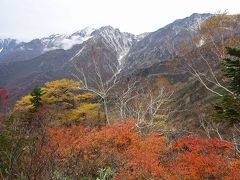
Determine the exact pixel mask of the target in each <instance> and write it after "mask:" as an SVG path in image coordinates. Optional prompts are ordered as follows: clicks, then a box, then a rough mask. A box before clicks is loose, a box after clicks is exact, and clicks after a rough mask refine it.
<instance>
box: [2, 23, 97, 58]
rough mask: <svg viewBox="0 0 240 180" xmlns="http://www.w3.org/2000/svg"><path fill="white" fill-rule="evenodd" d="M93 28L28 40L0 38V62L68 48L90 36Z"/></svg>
mask: <svg viewBox="0 0 240 180" xmlns="http://www.w3.org/2000/svg"><path fill="white" fill-rule="evenodd" d="M93 31H95V29H94V28H90V27H87V28H84V29H82V30H80V31H77V32H75V33H73V34H71V35H61V34H55V35H51V36H49V37H44V38H41V39H34V40H32V41H30V42H18V41H17V40H15V39H3V40H0V62H13V61H23V60H29V59H32V58H34V57H37V56H39V55H41V54H43V53H45V52H47V51H51V50H55V49H64V50H67V49H70V48H72V47H73V46H74V45H76V44H81V43H83V42H84V41H86V40H88V39H89V38H91V37H92V36H91V33H92V32H93Z"/></svg>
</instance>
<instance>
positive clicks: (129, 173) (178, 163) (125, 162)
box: [46, 120, 240, 179]
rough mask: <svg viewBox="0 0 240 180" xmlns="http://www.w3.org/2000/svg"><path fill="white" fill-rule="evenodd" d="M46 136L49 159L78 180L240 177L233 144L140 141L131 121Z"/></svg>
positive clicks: (189, 139) (194, 139)
mask: <svg viewBox="0 0 240 180" xmlns="http://www.w3.org/2000/svg"><path fill="white" fill-rule="evenodd" d="M47 133H48V136H49V140H48V142H47V145H46V149H51V152H54V153H51V154H48V156H52V157H53V156H54V157H55V158H56V157H57V161H56V167H57V171H59V172H62V173H63V174H65V175H66V176H68V177H71V178H73V179H76V178H77V179H78V178H83V177H88V178H96V177H98V172H99V170H101V172H104V170H105V169H107V170H108V171H110V172H111V171H112V174H114V179H237V178H239V177H240V171H239V170H240V159H239V158H237V157H235V156H234V151H233V147H232V144H230V143H228V142H224V141H220V140H217V139H203V138H200V137H184V138H180V139H176V140H174V141H172V142H171V143H167V142H166V140H167V139H166V138H165V137H163V136H159V135H158V134H155V133H150V134H148V135H146V136H144V137H142V136H140V135H139V134H138V133H137V132H136V131H135V130H134V121H131V120H130V121H127V122H124V123H123V122H117V123H115V124H113V125H111V126H108V127H103V128H101V129H99V128H94V129H90V128H86V127H83V126H72V127H64V126H61V127H54V128H50V129H48V130H47ZM49 158H50V157H49Z"/></svg>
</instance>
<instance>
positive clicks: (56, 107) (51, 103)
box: [15, 79, 100, 123]
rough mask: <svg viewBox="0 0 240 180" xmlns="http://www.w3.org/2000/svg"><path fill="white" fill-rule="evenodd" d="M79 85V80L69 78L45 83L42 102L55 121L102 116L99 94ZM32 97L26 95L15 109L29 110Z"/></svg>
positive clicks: (62, 121) (70, 120) (95, 118)
mask: <svg viewBox="0 0 240 180" xmlns="http://www.w3.org/2000/svg"><path fill="white" fill-rule="evenodd" d="M79 86H80V84H79V83H78V82H76V81H73V80H68V79H61V80H56V81H52V82H47V83H45V86H44V87H43V88H42V91H43V96H42V102H43V104H46V105H47V106H48V110H49V112H50V114H51V115H52V117H53V118H52V119H53V121H54V122H61V123H74V122H76V121H82V120H93V119H94V120H97V119H99V118H100V117H99V112H98V110H99V108H100V104H99V103H97V102H96V100H97V96H96V95H94V94H91V93H86V92H84V91H80V90H79V89H80V88H79ZM30 99H31V95H27V96H24V97H23V98H22V99H21V100H19V101H18V102H17V103H16V106H15V110H21V111H27V110H29V109H30V108H31V106H32V105H31V102H30Z"/></svg>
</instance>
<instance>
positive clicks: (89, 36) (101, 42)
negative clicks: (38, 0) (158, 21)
mask: <svg viewBox="0 0 240 180" xmlns="http://www.w3.org/2000/svg"><path fill="white" fill-rule="evenodd" d="M211 16H212V15H211V14H193V15H191V16H190V17H187V18H184V19H179V20H176V21H174V22H173V23H171V24H169V25H167V26H165V27H163V28H160V29H158V30H157V31H155V32H150V33H144V34H141V35H133V34H131V33H127V32H121V31H120V30H119V29H116V28H113V27H111V26H105V27H101V28H99V29H93V28H89V27H88V28H85V29H83V30H80V31H77V32H75V33H73V34H71V35H60V34H56V35H51V36H49V37H45V38H41V39H34V40H32V41H30V42H18V41H17V40H14V39H2V40H0V77H1V79H0V87H6V88H8V89H10V90H11V91H12V92H14V95H13V96H14V99H18V97H21V96H22V95H23V94H26V93H28V92H29V91H30V89H31V88H32V87H33V86H34V85H35V84H42V83H44V82H46V81H50V80H55V79H60V78H64V77H70V76H71V72H72V71H73V62H75V63H77V64H78V65H79V66H80V67H84V68H85V69H89V70H88V73H92V68H91V63H92V61H91V59H92V55H93V54H94V56H95V57H96V61H97V62H98V63H99V64H101V69H102V71H104V72H106V74H108V73H107V72H108V71H109V69H108V66H107V64H109V63H113V64H115V65H116V69H115V71H116V72H118V73H123V74H124V73H125V74H131V72H133V71H139V72H140V71H142V70H143V69H146V68H150V67H151V66H153V65H154V64H155V63H161V62H165V61H167V60H168V59H171V57H172V56H176V55H177V54H178V52H177V51H175V50H176V49H177V48H178V47H179V46H180V45H181V44H183V43H185V42H189V41H190V40H191V38H192V37H193V36H194V34H195V33H196V26H198V25H199V24H201V23H202V22H203V21H205V20H206V19H208V18H209V17H211Z"/></svg>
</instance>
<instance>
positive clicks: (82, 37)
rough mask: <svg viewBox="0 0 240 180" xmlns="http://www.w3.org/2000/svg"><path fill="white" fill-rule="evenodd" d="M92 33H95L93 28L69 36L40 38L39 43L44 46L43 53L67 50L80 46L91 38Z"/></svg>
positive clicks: (57, 35) (58, 35)
mask: <svg viewBox="0 0 240 180" xmlns="http://www.w3.org/2000/svg"><path fill="white" fill-rule="evenodd" d="M93 31H95V29H94V28H90V27H87V28H84V29H82V30H80V31H77V32H75V33H73V34H71V35H60V34H56V35H51V36H49V37H46V38H42V39H41V42H42V43H43V45H44V52H46V51H51V50H55V49H64V50H68V49H70V48H72V47H73V46H74V45H76V44H82V43H83V42H85V41H87V40H88V39H90V38H92V36H91V33H92V32H93Z"/></svg>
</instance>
